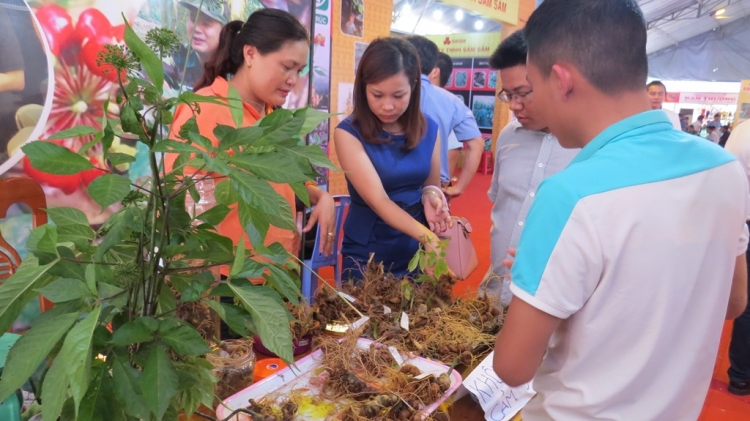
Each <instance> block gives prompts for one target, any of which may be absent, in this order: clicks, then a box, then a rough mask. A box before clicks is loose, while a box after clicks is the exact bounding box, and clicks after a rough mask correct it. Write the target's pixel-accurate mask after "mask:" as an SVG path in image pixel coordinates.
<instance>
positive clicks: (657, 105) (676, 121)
mask: <svg viewBox="0 0 750 421" xmlns="http://www.w3.org/2000/svg"><path fill="white" fill-rule="evenodd" d="M646 92H648V103H649V105H651V109H652V110H662V111H664V113H665V114H666V115H667V117H669V121H671V122H672V125H673V126H674V128H675V129H677V130H682V125H681V124H680V116H678V115H677V113H675V112H674V111H669V110H665V109H663V108H662V105H663V104H664V101H665V100H666V99H667V87H666V86H665V85H664V84H663V83H662V82H661V81H660V80H654V81H652V82H651V83H649V84H648V85H646Z"/></svg>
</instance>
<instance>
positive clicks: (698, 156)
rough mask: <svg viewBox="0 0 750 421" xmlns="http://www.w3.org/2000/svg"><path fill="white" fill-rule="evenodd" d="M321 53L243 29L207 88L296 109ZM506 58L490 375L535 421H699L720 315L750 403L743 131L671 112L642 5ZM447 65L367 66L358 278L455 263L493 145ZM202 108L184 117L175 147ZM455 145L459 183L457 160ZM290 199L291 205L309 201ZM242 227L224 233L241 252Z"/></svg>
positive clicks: (348, 162) (582, 19) (630, 2)
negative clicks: (448, 238) (650, 75)
mask: <svg viewBox="0 0 750 421" xmlns="http://www.w3.org/2000/svg"><path fill="white" fill-rule="evenodd" d="M214 17H216V16H214ZM215 20H217V19H215ZM624 39H626V40H628V42H627V43H623V42H622V40H624ZM309 42H310V39H309V35H308V34H307V32H306V30H305V28H304V27H303V26H302V25H301V24H300V23H299V21H298V20H296V19H295V18H294V17H293V16H291V15H289V14H288V13H286V12H282V11H278V10H273V9H264V10H260V11H257V12H255V13H253V14H252V15H251V16H250V17H249V18H248V20H247V22H241V21H233V22H227V23H226V24H225V25H224V26H223V28H222V29H221V31H220V37H219V42H218V45H217V48H216V51H215V52H214V53H213V54H212V55H211V57H210V58H209V59H208V60H206V61H205V63H204V71H203V73H202V75H201V77H200V79H199V82H198V83H197V85H196V86H195V88H196V89H197V92H198V93H200V94H205V95H217V96H220V97H226V96H227V91H228V89H229V86H232V87H234V88H235V89H236V90H237V91H238V92H239V94H240V96H241V97H242V99H243V100H244V101H245V104H244V105H245V107H244V111H245V114H244V123H245V124H252V123H254V122H255V121H257V120H258V119H260V118H262V117H263V116H265V115H266V114H268V113H271V112H273V110H274V108H275V107H278V106H281V105H282V104H284V102H285V99H286V96H287V95H288V94H289V92H290V91H291V90H292V89H293V88H294V85H295V84H296V83H297V80H298V78H299V75H300V73H301V72H302V70H303V68H304V67H305V66H306V64H307V61H308V60H307V59H308V54H309ZM602 57H608V59H607V60H602ZM490 64H491V66H492V67H493V68H494V69H495V70H497V71H498V72H499V76H500V83H501V84H502V89H501V91H500V92H499V94H498V95H499V98H500V100H502V101H504V102H506V103H508V104H509V106H510V109H511V110H512V112H513V113H514V115H515V119H514V121H513V122H511V123H510V124H509V125H508V126H507V127H505V128H504V129H503V130H502V132H501V133H500V134H499V136H498V140H497V146H496V149H495V164H494V165H495V171H494V173H493V181H492V184H491V188H490V190H489V192H488V196H489V199H490V200H491V201H492V202H493V207H492V212H491V215H488V216H487V217H489V218H491V220H492V231H491V261H492V265H491V268H490V270H489V272H488V273H487V275H486V276H485V279H484V281H483V282H482V285H481V286H480V289H479V293H480V294H485V295H488V296H490V297H491V298H492V299H494V300H496V301H497V302H498V303H499V305H502V306H506V307H507V308H508V310H507V317H506V320H505V324H504V327H503V329H502V331H501V332H500V334H499V335H498V337H497V343H496V347H495V354H494V367H495V371H496V373H497V374H498V376H499V377H500V378H501V379H502V380H503V381H504V382H506V383H507V384H509V385H511V386H516V385H521V384H524V383H527V382H530V381H532V379H533V386H534V389H535V390H536V391H537V396H536V397H535V398H533V399H532V400H531V402H530V403H529V404H528V405H527V406H526V407H525V408H524V410H523V418H524V420H528V421H534V420H550V419H557V420H589V419H612V420H652V419H653V420H655V419H665V420H667V419H668V420H695V419H697V417H698V414H699V413H700V410H701V407H702V403H703V400H704V398H705V396H706V392H707V389H708V385H709V382H710V379H711V374H712V371H713V364H712V362H713V361H714V358H715V356H716V352H717V349H718V344H719V338H720V334H721V331H722V326H723V321H724V319H725V318H726V319H730V318H735V317H737V316H740V317H739V318H738V319H737V321H736V322H735V335H734V336H733V339H732V350H731V351H730V358H731V362H732V367H731V368H730V378H731V380H732V382H731V384H730V390H731V391H733V393H737V394H750V361H748V359H750V344H748V342H749V341H750V331H749V330H750V314H748V310H747V289H748V286H747V285H748V283H747V267H748V261H747V260H746V251H747V249H748V226H747V224H746V221H747V220H748V215H749V214H750V190H749V189H748V180H749V179H750V170H748V169H750V133H748V132H749V131H750V130H748V129H749V128H748V123H745V124H742V125H740V126H739V127H738V128H737V130H735V132H734V133H733V134H732V136H728V138H729V140H728V141H726V144H727V150H723V149H722V148H720V147H717V146H716V145H713V144H712V143H711V142H705V141H703V140H701V139H699V138H697V137H695V136H690V135H688V134H687V133H686V132H685V131H683V124H682V123H681V121H680V118H679V117H678V116H677V115H672V114H674V113H670V112H667V111H665V110H660V108H661V103H662V102H663V101H664V97H665V95H666V88H665V87H664V85H663V84H662V83H660V82H652V83H651V84H649V85H646V78H647V68H648V63H647V57H646V25H645V22H644V18H643V15H642V13H641V11H640V9H639V7H638V5H637V3H636V2H635V1H634V0H608V1H600V0H546V1H545V2H543V3H542V4H541V5H540V6H539V8H538V9H537V10H536V11H535V12H534V13H533V14H532V16H531V18H530V19H529V20H528V23H527V25H526V27H525V29H523V30H521V31H518V32H516V33H514V34H512V35H511V36H509V37H507V38H506V39H505V40H504V41H503V42H502V43H501V44H500V45H499V46H498V48H497V50H496V51H495V53H494V54H493V55H492V58H491V60H490ZM450 71H451V70H450V69H449V68H448V67H446V66H445V64H444V63H443V64H441V60H440V55H439V53H438V48H437V46H436V45H435V44H434V43H433V42H431V41H429V40H428V39H427V38H425V37H421V36H409V37H404V38H400V37H388V38H381V39H377V40H375V41H373V42H371V43H370V44H369V46H368V47H367V49H366V50H365V52H364V54H363V56H362V58H361V61H360V63H359V67H358V68H357V71H356V76H355V83H354V91H353V98H354V110H353V112H352V113H351V115H349V116H347V117H346V118H345V119H344V120H343V121H342V122H341V123H340V124H339V125H338V127H337V128H336V129H335V131H334V133H333V139H334V144H335V148H336V152H337V156H338V158H339V160H340V165H341V167H342V169H343V170H344V172H345V175H346V180H347V184H348V188H349V194H350V195H351V199H352V200H351V207H350V210H349V214H348V217H347V219H346V222H345V225H344V238H343V246H342V255H343V263H344V266H345V268H346V270H347V271H348V274H349V277H350V278H352V279H354V280H355V281H356V280H357V279H359V278H361V277H362V272H361V269H362V268H363V267H364V265H365V264H366V262H367V261H369V260H370V259H371V258H372V259H374V261H376V262H383V264H384V266H385V268H386V269H387V270H389V271H391V272H392V273H393V274H394V275H397V276H401V275H409V274H410V273H411V271H410V268H409V265H408V262H409V261H410V260H411V258H412V256H413V255H414V254H415V252H416V251H417V250H418V249H419V248H420V247H422V248H424V249H425V250H427V251H431V250H435V251H439V248H440V247H441V243H440V241H439V238H438V235H439V234H441V233H442V232H444V231H445V230H446V229H447V228H448V227H449V226H450V225H451V223H452V222H451V216H450V209H449V201H450V200H451V199H453V198H456V197H458V196H460V195H461V194H462V193H464V192H465V190H466V187H467V186H468V185H469V183H470V182H471V180H472V177H473V176H474V174H475V173H476V169H477V166H478V165H479V161H480V159H481V153H482V151H483V147H484V141H483V140H482V138H481V135H480V133H479V130H478V128H477V122H476V120H475V118H474V115H473V113H472V112H471V110H469V109H468V107H466V106H465V105H464V104H463V102H461V101H460V100H456V97H455V96H454V95H452V94H450V93H449V92H447V91H445V90H444V89H442V88H441V86H440V85H444V80H447V77H448V75H449V74H450ZM644 87H646V89H644ZM190 115H192V114H191V113H190V112H189V110H188V109H186V108H184V107H183V108H178V109H177V110H176V112H175V118H174V125H173V127H172V133H178V132H179V128H180V126H181V125H182V124H184V123H185V121H186V120H187V118H188V117H189V116H190ZM231 118H232V117H231V115H230V111H229V109H228V108H227V107H222V106H220V105H212V104H207V105H205V106H203V107H202V111H201V114H200V115H199V116H198V126H199V127H201V128H203V127H205V128H206V130H203V132H204V134H205V135H207V136H209V137H210V136H211V135H210V133H211V132H212V130H211V127H212V126H215V125H216V124H231V123H230V122H231ZM709 124H710V123H709ZM701 126H702V122H701ZM689 127H691V125H688V126H687V128H688V129H689ZM711 127H713V130H712V131H711V132H710V133H714V132H715V131H716V127H715V126H714V125H711ZM727 132H728V131H727ZM716 137H717V136H716V135H712V136H711V139H712V141H713V143H719V142H720V141H721V137H720V136H719V137H718V139H716V140H713V138H716ZM211 139H212V141H214V142H218V139H215V138H211ZM461 147H463V149H464V151H465V154H466V156H465V159H464V164H463V169H462V171H461V172H460V174H458V176H457V180H456V181H455V182H453V181H452V180H451V178H452V176H453V173H452V171H453V166H452V165H451V164H450V162H451V160H450V159H449V157H450V154H451V151H452V150H455V149H457V148H461ZM730 152H732V153H730ZM733 154H734V155H733ZM735 156H736V157H735ZM738 159H739V160H738ZM167 162H168V163H170V162H173V160H172V161H170V160H168V161H167ZM274 188H275V189H276V190H277V191H278V192H279V193H280V194H281V195H282V196H283V197H285V198H286V199H287V200H288V201H289V203H290V206H291V207H292V209H294V204H295V200H294V192H293V191H292V190H291V189H290V188H289V187H287V186H283V185H274ZM308 193H309V194H310V198H311V201H312V203H313V204H316V205H317V206H315V210H314V211H313V218H312V220H313V222H314V221H315V220H317V221H318V224H319V228H318V232H319V235H320V236H321V240H323V241H327V242H325V243H324V249H325V250H326V251H327V252H330V249H331V247H330V246H331V243H330V242H331V240H332V237H333V232H332V231H331V230H332V229H333V227H332V221H333V201H332V198H331V196H330V194H328V193H327V192H324V191H321V190H320V189H318V188H317V187H316V186H315V185H314V184H312V183H310V184H309V185H308ZM237 219H238V218H237V214H236V213H230V214H229V216H228V217H227V219H226V220H225V221H224V223H223V224H222V225H221V226H220V228H219V229H220V231H221V233H222V234H223V235H228V236H230V237H232V238H233V239H234V240H235V241H236V242H237V241H242V239H243V238H244V237H245V235H244V234H243V229H242V227H241V226H240V225H239V223H238V220H237ZM310 228H311V225H308V226H307V227H306V229H310ZM296 235H297V233H292V232H288V231H283V230H280V229H277V230H275V231H274V230H271V231H269V234H268V238H267V239H266V241H267V242H269V243H271V242H281V243H282V244H283V245H284V246H285V247H286V248H287V250H288V251H289V252H290V253H295V252H296V249H295V237H296ZM373 254H374V257H371V256H372V255H373Z"/></svg>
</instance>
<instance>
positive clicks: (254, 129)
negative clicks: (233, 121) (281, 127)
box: [214, 124, 266, 151]
mask: <svg viewBox="0 0 750 421" xmlns="http://www.w3.org/2000/svg"><path fill="white" fill-rule="evenodd" d="M265 131H266V128H265V127H260V126H250V127H241V128H234V127H231V126H224V125H221V124H218V125H216V128H215V129H214V136H215V137H216V138H217V139H219V149H220V150H223V151H226V150H229V149H231V148H234V147H236V146H243V147H245V149H246V150H247V149H248V148H252V146H253V143H255V141H257V140H258V139H260V137H261V136H262V135H263V133H265Z"/></svg>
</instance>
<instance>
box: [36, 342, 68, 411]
mask: <svg viewBox="0 0 750 421" xmlns="http://www.w3.org/2000/svg"><path fill="white" fill-rule="evenodd" d="M67 363H68V362H67V361H66V360H65V358H62V357H60V356H59V355H58V357H57V358H55V360H54V362H52V367H50V369H49V370H48V371H47V374H45V376H44V383H43V384H42V402H44V406H43V407H42V419H43V420H44V421H58V418H59V417H60V413H61V412H62V408H63V405H64V404H65V401H66V400H67V399H68V385H69V384H70V383H69V382H68V375H67V373H66V371H65V369H66V364H67Z"/></svg>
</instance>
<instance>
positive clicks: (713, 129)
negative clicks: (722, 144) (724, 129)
mask: <svg viewBox="0 0 750 421" xmlns="http://www.w3.org/2000/svg"><path fill="white" fill-rule="evenodd" d="M706 131H707V132H708V134H706V139H708V140H710V141H711V142H714V143H716V144H718V143H719V139H721V135H719V130H718V127H717V126H716V123H714V122H713V121H710V122H709V123H708V124H707V125H706Z"/></svg>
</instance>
